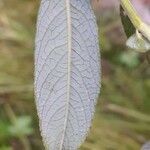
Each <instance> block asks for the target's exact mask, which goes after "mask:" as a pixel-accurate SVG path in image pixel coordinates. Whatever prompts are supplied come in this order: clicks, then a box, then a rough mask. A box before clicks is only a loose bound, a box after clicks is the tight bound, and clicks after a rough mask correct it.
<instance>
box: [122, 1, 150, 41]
mask: <svg viewBox="0 0 150 150" xmlns="http://www.w3.org/2000/svg"><path fill="white" fill-rule="evenodd" d="M120 2H121V5H122V7H123V8H124V10H125V11H126V13H127V15H128V17H129V18H130V20H131V22H132V23H133V25H134V26H135V28H136V29H137V30H139V31H140V32H141V33H142V35H143V36H145V37H146V38H147V39H148V40H149V41H150V26H149V25H147V24H145V23H144V22H143V21H142V20H141V18H140V17H139V15H138V13H137V12H136V10H135V9H134V8H133V6H132V4H131V2H130V0H120Z"/></svg>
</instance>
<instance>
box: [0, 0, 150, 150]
mask: <svg viewBox="0 0 150 150" xmlns="http://www.w3.org/2000/svg"><path fill="white" fill-rule="evenodd" d="M107 3H108V2H107ZM94 6H95V7H94V8H95V10H98V11H96V14H97V18H98V26H99V28H100V46H101V58H102V88H101V94H100V97H99V100H98V104H97V107H96V113H95V118H94V120H93V125H92V128H91V131H90V133H89V136H88V138H87V140H86V142H85V143H84V144H83V145H82V147H81V150H139V149H140V147H141V146H142V145H143V144H144V143H145V142H147V141H149V139H150V78H149V77H150V66H149V64H148V61H147V59H146V55H145V54H139V53H136V52H134V51H133V50H130V49H127V48H126V46H125V41H126V37H125V34H124V32H123V29H122V25H121V22H120V18H119V13H118V11H117V9H116V7H114V6H113V7H112V6H109V7H108V6H107V5H102V6H101V4H100V5H99V7H100V11H99V8H98V6H97V4H94ZM104 6H105V7H104ZM38 7H39V1H38V0H0V150H44V147H43V145H42V142H41V141H42V139H41V136H40V133H39V128H38V118H37V114H36V108H35V103H34V95H33V71H34V65H33V63H34V60H33V58H34V36H35V26H36V16H37V11H38Z"/></svg>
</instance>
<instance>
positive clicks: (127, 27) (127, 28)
mask: <svg viewBox="0 0 150 150" xmlns="http://www.w3.org/2000/svg"><path fill="white" fill-rule="evenodd" d="M120 16H121V22H122V25H123V28H124V32H125V34H126V36H127V38H129V37H130V36H131V35H132V34H134V33H135V27H134V26H133V24H132V22H131V21H130V19H129V17H128V16H127V15H126V14H125V11H124V9H123V8H122V6H121V5H120Z"/></svg>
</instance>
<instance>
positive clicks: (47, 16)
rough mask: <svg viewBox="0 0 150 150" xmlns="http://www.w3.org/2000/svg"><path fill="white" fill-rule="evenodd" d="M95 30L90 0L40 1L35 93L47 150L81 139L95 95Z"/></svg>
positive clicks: (66, 149)
mask: <svg viewBox="0 0 150 150" xmlns="http://www.w3.org/2000/svg"><path fill="white" fill-rule="evenodd" d="M99 63H100V62H99V46H98V32H97V26H96V21H95V16H94V14H93V11H92V9H91V5H90V0H42V1H41V6H40V11H39V16H38V21H37V33H36V51H35V95H36V104H37V110H38V115H39V119H40V129H41V134H42V137H43V141H44V144H45V146H46V148H47V149H48V150H76V149H77V148H78V147H79V146H80V145H81V143H82V142H83V141H84V140H85V138H86V135H87V133H88V130H89V127H90V125H91V120H92V117H93V113H94V109H95V108H94V107H95V103H96V99H97V97H98V93H99V87H100V86H99V83H100V82H99V79H100V65H99Z"/></svg>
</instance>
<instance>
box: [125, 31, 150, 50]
mask: <svg viewBox="0 0 150 150" xmlns="http://www.w3.org/2000/svg"><path fill="white" fill-rule="evenodd" d="M126 45H127V46H128V47H130V48H132V49H135V50H136V51H138V52H141V53H144V52H147V51H149V50H150V43H149V41H148V40H147V39H146V38H144V37H140V38H139V37H138V36H137V35H136V34H133V35H132V36H131V37H130V38H129V39H128V40H127V42H126Z"/></svg>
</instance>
